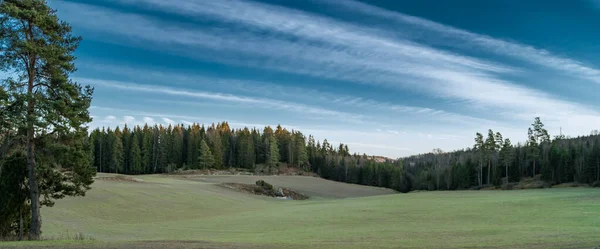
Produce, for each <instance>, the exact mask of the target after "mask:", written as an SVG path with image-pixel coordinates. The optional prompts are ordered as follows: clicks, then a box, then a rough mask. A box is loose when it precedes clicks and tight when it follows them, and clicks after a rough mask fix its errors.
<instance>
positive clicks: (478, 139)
mask: <svg viewBox="0 0 600 249" xmlns="http://www.w3.org/2000/svg"><path fill="white" fill-rule="evenodd" d="M473 150H475V151H476V152H477V157H478V160H477V161H478V162H479V171H478V172H477V180H478V182H479V185H482V184H483V179H482V178H483V161H485V156H486V146H485V143H484V142H483V135H482V134H481V133H479V132H477V133H476V134H475V145H473Z"/></svg>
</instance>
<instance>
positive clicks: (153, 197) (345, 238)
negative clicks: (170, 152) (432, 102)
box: [0, 176, 600, 249]
mask: <svg viewBox="0 0 600 249" xmlns="http://www.w3.org/2000/svg"><path fill="white" fill-rule="evenodd" d="M139 178H141V179H143V180H144V182H115V181H109V180H98V181H96V182H95V183H94V185H93V189H92V190H91V191H89V192H88V194H87V196H85V197H77V198H67V199H64V200H60V201H58V202H57V204H56V206H55V207H52V208H43V209H42V214H43V216H42V219H43V235H44V236H46V237H60V236H61V234H66V233H75V232H83V233H85V234H86V235H88V236H92V237H94V238H95V239H96V240H95V241H86V242H67V241H42V242H34V243H31V242H26V243H16V242H10V243H6V242H4V243H0V248H4V247H12V246H17V247H34V248H161V249H171V248H590V249H591V248H593V247H594V246H598V245H600V190H598V189H589V188H563V189H543V190H515V191H454V192H418V193H409V194H393V195H390V194H389V191H388V190H382V189H378V188H370V187H364V186H356V185H346V184H341V183H335V182H329V181H325V180H322V179H317V178H311V177H292V176H290V177H282V176H273V177H266V178H265V177H261V178H264V179H265V180H266V181H267V182H271V183H273V184H274V185H276V186H281V187H290V188H294V187H292V186H295V187H296V189H297V190H298V191H300V192H303V191H304V192H305V193H307V194H309V195H311V194H312V195H314V196H317V197H316V198H314V199H311V200H307V201H284V200H277V199H273V198H269V197H264V196H254V195H247V194H242V193H238V192H235V191H234V190H229V189H225V188H222V187H219V186H217V185H216V184H215V183H217V182H224V181H229V182H252V181H254V180H255V179H256V177H248V176H229V177H217V176H211V177H199V178H194V179H193V180H183V179H176V178H173V177H169V176H140V177H139ZM381 194H383V195H381ZM369 195H372V196H369ZM339 197H355V198H342V199H340V198H339Z"/></svg>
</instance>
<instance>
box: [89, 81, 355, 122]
mask: <svg viewBox="0 0 600 249" xmlns="http://www.w3.org/2000/svg"><path fill="white" fill-rule="evenodd" d="M78 80H79V81H82V82H87V83H88V84H92V85H97V86H106V87H112V88H117V89H122V90H128V91H137V92H146V93H159V94H167V95H173V96H185V97H192V98H200V99H208V100H215V101H229V102H235V103H240V104H255V105H256V106H257V107H266V108H269V109H279V110H287V111H295V112H300V113H306V114H312V115H321V116H324V117H335V118H338V119H344V120H346V121H348V122H361V121H362V120H363V119H364V118H365V117H364V116H363V115H360V114H351V113H345V112H339V111H333V110H328V109H323V108H320V107H313V106H308V105H304V104H298V103H292V102H285V101H279V100H273V99H265V98H253V97H246V96H237V95H233V94H223V93H212V92H203V91H194V90H187V89H177V88H172V87H163V86H149V85H140V84H135V83H129V82H120V81H109V80H99V79H89V78H85V79H80V78H78Z"/></svg>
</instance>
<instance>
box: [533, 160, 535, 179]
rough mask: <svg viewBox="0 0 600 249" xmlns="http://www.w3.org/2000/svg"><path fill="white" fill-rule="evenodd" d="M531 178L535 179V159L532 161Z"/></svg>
mask: <svg viewBox="0 0 600 249" xmlns="http://www.w3.org/2000/svg"><path fill="white" fill-rule="evenodd" d="M533 177H535V159H534V160H533Z"/></svg>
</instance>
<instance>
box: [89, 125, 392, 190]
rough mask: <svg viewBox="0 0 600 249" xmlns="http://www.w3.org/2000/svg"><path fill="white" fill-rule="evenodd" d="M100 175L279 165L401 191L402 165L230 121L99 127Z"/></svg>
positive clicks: (95, 152) (94, 145)
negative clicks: (381, 161)
mask: <svg viewBox="0 0 600 249" xmlns="http://www.w3.org/2000/svg"><path fill="white" fill-rule="evenodd" d="M89 144H90V154H91V158H92V159H91V160H92V162H93V166H94V167H95V168H96V169H97V171H98V172H107V173H122V174H156V173H170V172H173V171H176V170H193V169H227V168H243V169H248V170H256V169H264V168H266V169H267V171H268V172H270V170H269V169H277V168H278V167H280V166H281V165H287V166H289V167H295V168H298V169H300V170H304V171H312V172H314V173H317V174H318V175H319V176H322V177H324V178H326V179H332V180H336V181H345V182H351V183H356V184H363V185H374V186H381V187H388V188H396V189H400V181H401V178H402V177H403V175H402V174H401V170H402V167H401V164H400V162H397V163H389V164H388V163H376V162H375V161H374V160H372V157H369V156H367V155H364V154H363V155H357V154H350V150H349V148H348V145H345V144H339V145H337V146H334V145H332V144H330V143H329V142H328V141H327V139H325V140H323V141H322V142H321V141H315V139H314V137H313V136H312V135H309V136H308V137H306V136H305V135H304V134H302V132H300V131H295V130H291V131H289V130H287V129H286V128H283V127H281V126H280V125H278V126H277V127H276V128H275V129H273V128H271V127H269V126H267V127H264V128H263V129H262V130H259V129H257V128H252V129H249V128H243V129H232V128H231V127H230V126H229V124H228V123H227V122H221V123H218V124H216V125H215V124H212V125H210V126H208V127H205V126H204V125H200V124H192V125H190V126H187V127H186V126H183V125H168V126H166V127H165V126H163V125H154V126H149V125H148V124H146V125H144V126H139V125H138V126H135V127H133V128H129V127H128V126H124V127H123V128H120V127H116V128H115V129H114V130H113V129H111V128H97V129H95V130H93V131H92V132H91V133H90V136H89Z"/></svg>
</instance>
